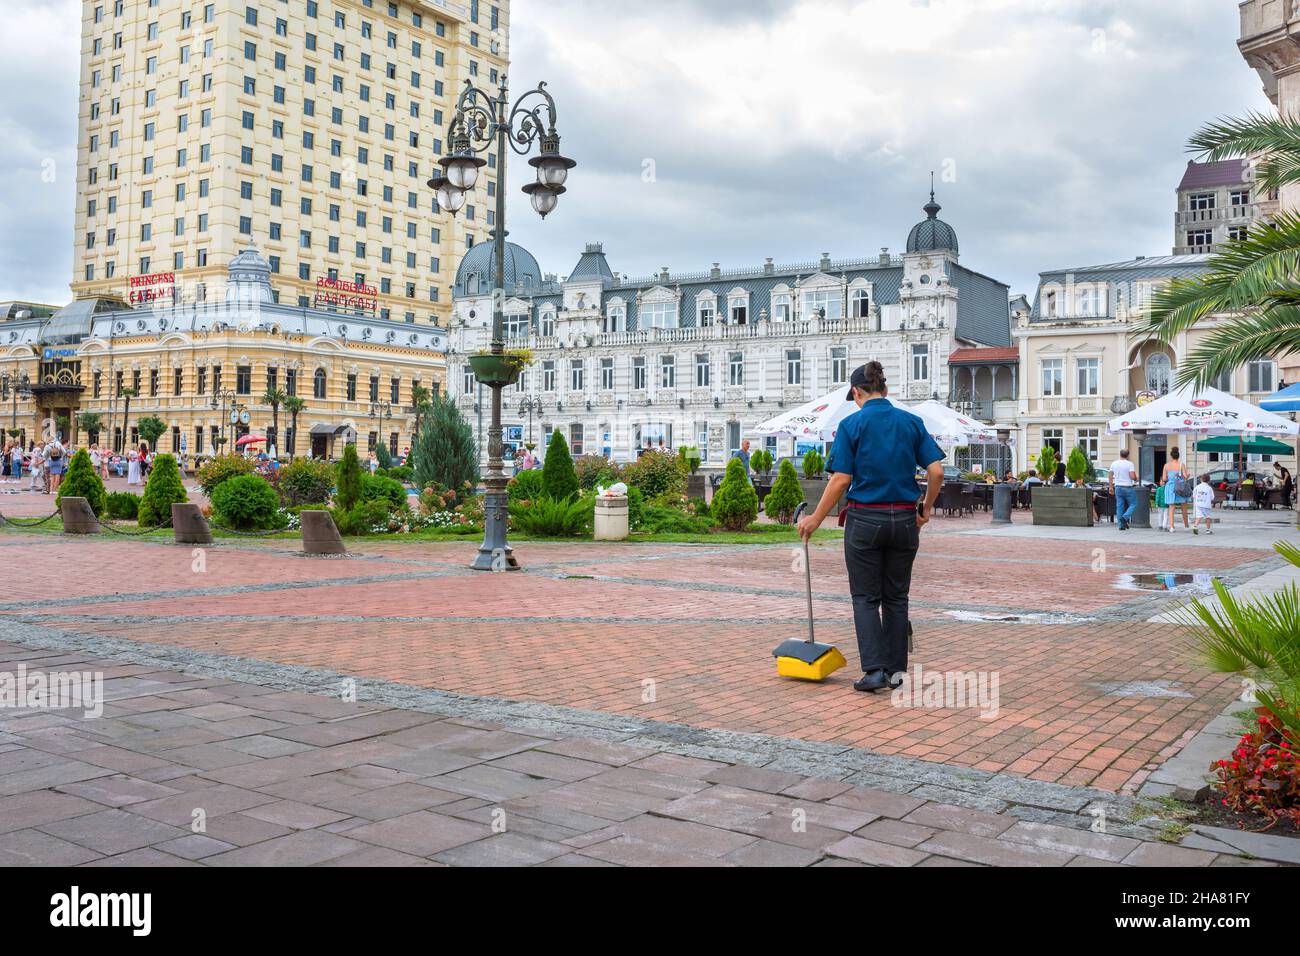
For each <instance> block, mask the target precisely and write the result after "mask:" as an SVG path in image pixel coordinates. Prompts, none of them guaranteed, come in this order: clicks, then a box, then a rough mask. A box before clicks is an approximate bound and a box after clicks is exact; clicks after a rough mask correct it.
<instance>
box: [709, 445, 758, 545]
mask: <svg viewBox="0 0 1300 956" xmlns="http://www.w3.org/2000/svg"><path fill="white" fill-rule="evenodd" d="M757 517H758V493H757V492H756V491H754V486H753V485H751V484H750V483H749V481H748V480H747V479H746V477H745V466H744V465H742V464H741V463H740V459H739V458H733V459H731V461H729V462H727V474H726V477H724V478H723V479H722V484H721V485H719V486H718V493H717V494H716V495H714V497H713V520H714V521H716V522H717V523H718V524H720V525H721V526H722V527H724V528H726V529H727V530H728V531H743V530H745V528H746V527H748V526H749V524H750V522H752V521H753V520H754V519H755V518H757Z"/></svg>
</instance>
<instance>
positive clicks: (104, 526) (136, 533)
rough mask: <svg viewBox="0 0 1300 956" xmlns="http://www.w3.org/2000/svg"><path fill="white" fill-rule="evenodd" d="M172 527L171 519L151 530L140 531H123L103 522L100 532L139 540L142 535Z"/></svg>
mask: <svg viewBox="0 0 1300 956" xmlns="http://www.w3.org/2000/svg"><path fill="white" fill-rule="evenodd" d="M171 526H172V519H171V518H168V519H167V520H166V521H164V522H163V523H162V524H156V525H154V526H153V527H150V528H141V529H140V530H139V531H123V530H122V529H121V528H114V527H113V526H112V525H111V524H105V523H104V522H102V521H101V522H100V523H99V527H100V530H102V531H110V532H112V533H113V534H120V535H122V537H124V538H138V537H140V536H141V535H145V534H150V533H151V532H154V531H157V530H159V529H160V528H170V527H171Z"/></svg>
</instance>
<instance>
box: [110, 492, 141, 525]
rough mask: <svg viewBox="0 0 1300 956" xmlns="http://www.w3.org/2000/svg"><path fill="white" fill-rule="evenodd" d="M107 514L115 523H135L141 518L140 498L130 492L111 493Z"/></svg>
mask: <svg viewBox="0 0 1300 956" xmlns="http://www.w3.org/2000/svg"><path fill="white" fill-rule="evenodd" d="M107 512H108V517H109V518H111V519H113V520H115V521H134V520H135V519H136V518H138V517H139V516H140V496H139V495H133V494H131V492H129V491H112V492H109V495H108V509H107Z"/></svg>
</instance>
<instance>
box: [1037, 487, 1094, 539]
mask: <svg viewBox="0 0 1300 956" xmlns="http://www.w3.org/2000/svg"><path fill="white" fill-rule="evenodd" d="M1029 501H1030V507H1031V508H1032V510H1033V513H1034V524H1041V525H1054V526H1056V527H1065V528H1091V527H1092V525H1093V514H1092V492H1091V491H1089V490H1088V489H1087V488H1068V487H1065V486H1064V485H1035V486H1034V490H1033V492H1032V493H1031V494H1030V499H1029Z"/></svg>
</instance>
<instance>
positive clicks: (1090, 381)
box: [1075, 358, 1101, 395]
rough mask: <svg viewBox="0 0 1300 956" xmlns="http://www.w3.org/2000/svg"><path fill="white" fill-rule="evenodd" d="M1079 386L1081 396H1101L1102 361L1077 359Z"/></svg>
mask: <svg viewBox="0 0 1300 956" xmlns="http://www.w3.org/2000/svg"><path fill="white" fill-rule="evenodd" d="M1075 368H1076V369H1077V370H1078V386H1079V394H1080V395H1100V394H1101V359H1095V358H1086V359H1077V360H1076V361H1075Z"/></svg>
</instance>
